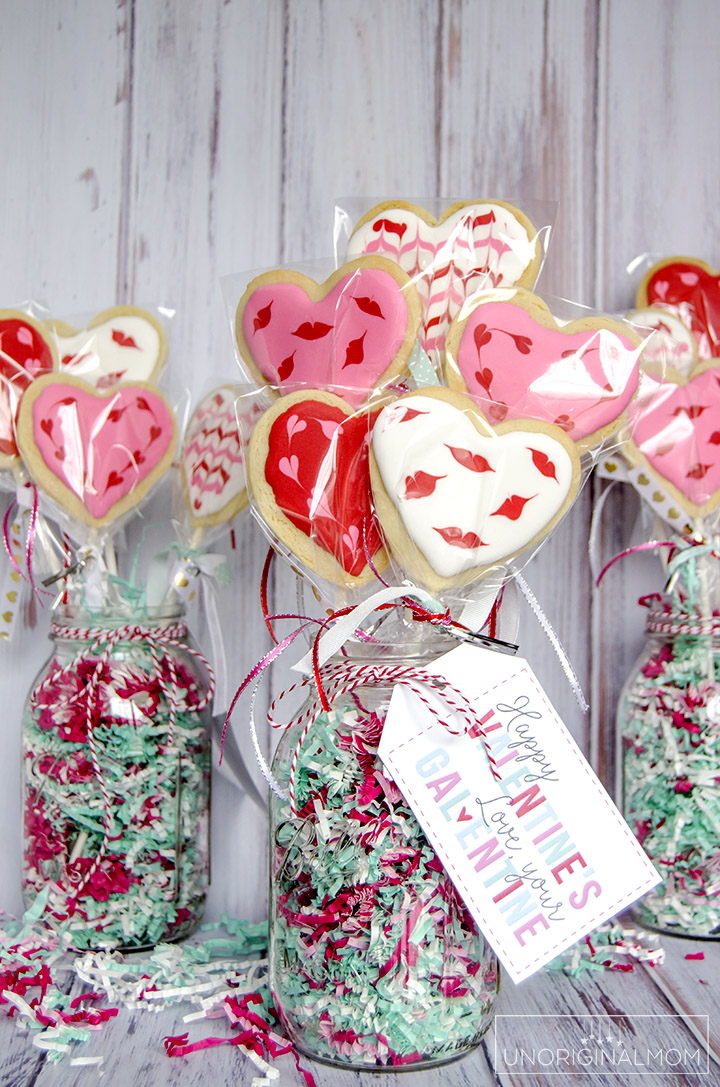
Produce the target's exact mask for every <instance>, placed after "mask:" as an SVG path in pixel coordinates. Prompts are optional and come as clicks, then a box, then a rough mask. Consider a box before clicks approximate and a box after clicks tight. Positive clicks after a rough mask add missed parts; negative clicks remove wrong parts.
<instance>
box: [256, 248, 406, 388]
mask: <svg viewBox="0 0 720 1087" xmlns="http://www.w3.org/2000/svg"><path fill="white" fill-rule="evenodd" d="M419 323H420V302H419V300H418V297H417V293H416V291H415V288H414V287H413V286H412V285H411V284H410V281H409V280H408V277H407V276H406V275H405V273H404V272H402V271H401V270H400V269H399V268H398V267H397V265H395V264H393V263H392V261H388V260H383V259H382V258H375V257H366V258H363V259H360V260H356V261H352V262H351V263H349V264H345V265H343V266H342V267H341V268H339V269H338V270H337V271H336V272H335V273H334V274H333V275H331V276H330V277H329V279H327V280H326V281H325V282H324V283H320V284H318V283H316V282H315V281H314V280H312V279H310V278H308V277H307V276H305V275H301V274H300V273H298V272H296V271H293V270H291V269H288V270H283V269H278V270H276V271H272V272H266V273H265V274H263V275H260V276H258V277H257V278H256V279H254V280H253V281H252V282H251V283H250V285H249V286H248V288H247V290H246V292H245V294H244V295H243V297H242V298H241V299H240V302H239V304H238V307H237V314H236V323H235V332H236V340H237V345H238V350H239V352H240V355H241V357H242V359H243V361H244V363H245V364H246V366H247V368H248V370H249V371H250V374H251V376H252V377H253V378H254V380H255V381H257V382H258V384H259V385H261V386H262V385H267V386H269V388H270V389H271V390H272V391H273V392H274V393H275V394H276V395H279V394H281V393H290V392H298V391H302V390H303V389H320V390H324V391H326V392H332V393H335V394H337V395H340V396H342V397H343V399H344V400H345V401H346V402H347V403H348V404H349V405H350V406H351V407H353V408H359V407H361V406H362V405H363V404H365V403H367V401H368V400H369V399H370V398H371V396H372V394H373V392H374V390H376V389H378V388H385V387H386V386H388V385H390V384H391V383H393V382H396V381H398V380H399V379H400V377H401V375H402V374H403V373H404V371H405V366H406V363H407V360H408V357H409V355H410V352H411V351H412V349H413V346H414V344H415V341H416V338H417V332H418V326H419Z"/></svg>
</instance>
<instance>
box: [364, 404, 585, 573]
mask: <svg viewBox="0 0 720 1087" xmlns="http://www.w3.org/2000/svg"><path fill="white" fill-rule="evenodd" d="M370 466H371V473H372V486H373V498H374V499H375V504H376V508H377V514H378V518H379V520H380V524H381V525H382V528H383V530H384V532H385V536H386V538H387V541H388V544H389V546H390V549H391V550H392V552H393V554H394V555H395V557H396V558H397V560H398V562H399V563H400V565H401V566H402V567H403V569H404V570H405V571H406V572H407V573H408V574H409V575H410V576H411V577H413V578H415V579H416V580H417V581H419V582H420V583H421V584H422V585H424V586H425V587H426V588H428V589H429V590H430V591H431V592H437V591H439V590H442V589H446V588H450V587H452V586H457V585H462V584H466V583H468V582H471V581H474V580H475V579H476V578H478V577H480V576H482V574H483V573H485V572H487V571H488V570H489V569H490V568H493V567H497V566H498V565H500V564H502V563H504V562H506V561H507V560H508V559H510V558H512V557H513V556H515V555H517V554H519V553H520V552H521V551H525V550H526V549H527V548H529V547H530V546H531V545H533V544H535V543H537V542H539V541H540V540H541V539H542V538H543V537H544V536H546V535H547V533H548V532H550V530H551V529H552V528H553V527H554V526H555V525H556V524H557V522H558V521H559V520H560V519H561V517H562V516H563V515H564V514H565V512H566V511H567V510H568V509H569V507H570V505H571V504H572V502H573V500H574V498H575V495H576V493H577V490H578V487H579V482H580V459H579V456H578V453H577V450H576V449H575V446H574V443H573V442H572V441H570V439H569V438H568V437H567V435H566V434H565V433H564V432H563V431H562V430H561V429H560V428H559V427H555V426H552V425H550V424H546V423H539V422H536V421H534V420H529V419H522V420H515V421H514V422H510V423H500V424H499V425H498V426H496V427H491V426H490V425H489V423H487V422H486V421H485V420H484V419H483V418H482V417H481V416H480V415H479V414H478V412H477V411H476V410H475V407H474V405H473V404H472V402H471V401H470V400H469V399H468V398H467V397H465V396H463V395H462V394H460V393H455V392H452V391H450V390H447V389H434V390H433V391H432V392H430V391H428V390H425V391H422V392H418V393H409V394H408V395H407V396H403V397H401V398H400V399H399V400H396V401H395V402H394V403H393V404H390V405H389V406H388V407H386V408H385V409H384V410H383V412H382V413H381V414H380V416H379V418H378V420H377V422H376V424H375V427H374V429H373V437H372V450H371V461H370Z"/></svg>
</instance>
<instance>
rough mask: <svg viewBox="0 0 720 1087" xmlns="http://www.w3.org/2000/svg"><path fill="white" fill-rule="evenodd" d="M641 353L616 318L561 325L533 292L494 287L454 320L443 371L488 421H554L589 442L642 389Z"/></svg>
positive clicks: (610, 427) (608, 430)
mask: <svg viewBox="0 0 720 1087" xmlns="http://www.w3.org/2000/svg"><path fill="white" fill-rule="evenodd" d="M485 299H487V300H485ZM468 308H469V307H468ZM464 312H465V311H463V313H464ZM639 355H640V341H639V340H638V339H637V337H636V336H635V334H634V333H633V332H631V331H630V329H628V328H626V327H625V326H624V325H621V324H620V323H619V322H618V321H611V320H610V319H609V318H605V317H597V318H594V317H585V318H582V319H581V320H579V321H572V322H570V323H569V324H566V325H562V326H560V325H558V324H557V322H556V321H555V318H554V317H553V315H552V314H551V312H550V310H549V309H548V307H547V306H546V305H545V303H544V302H543V301H542V300H541V299H540V298H538V297H537V296H536V295H533V294H530V293H529V292H528V291H521V290H516V291H508V292H500V291H498V292H496V291H492V292H487V293H486V295H485V296H482V297H479V298H478V299H477V300H475V301H474V302H473V303H472V310H471V312H470V313H469V315H468V316H463V315H459V316H458V317H457V318H456V319H455V321H453V324H452V326H451V328H450V331H449V333H448V338H447V356H446V363H445V376H446V380H447V383H448V385H449V386H450V387H451V388H455V389H459V390H460V391H463V392H467V393H469V394H470V396H471V397H472V398H473V400H474V401H475V402H476V404H477V405H478V407H479V408H480V410H481V411H482V412H483V414H484V415H485V417H486V418H487V419H488V420H489V421H490V422H491V423H496V422H500V421H502V420H511V419H536V420H538V421H539V422H544V423H552V424H554V425H555V426H559V427H561V428H562V429H563V430H565V431H566V432H567V434H568V436H569V437H570V438H572V440H573V441H574V442H576V443H577V445H578V447H579V448H580V449H581V450H585V449H590V448H593V447H594V446H596V445H598V444H599V443H600V442H601V441H603V439H604V438H605V437H607V435H609V434H612V433H613V432H614V431H615V430H617V429H618V427H619V426H620V423H621V422H622V417H623V413H624V411H625V409H626V408H627V406H628V404H629V403H630V401H631V399H632V397H633V395H634V394H635V391H636V389H637V385H638V378H639Z"/></svg>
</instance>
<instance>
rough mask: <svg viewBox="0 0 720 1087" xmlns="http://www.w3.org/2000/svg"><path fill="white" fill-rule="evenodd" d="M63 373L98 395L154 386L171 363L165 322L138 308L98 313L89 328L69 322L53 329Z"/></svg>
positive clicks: (56, 323) (57, 324) (53, 323)
mask: <svg viewBox="0 0 720 1087" xmlns="http://www.w3.org/2000/svg"><path fill="white" fill-rule="evenodd" d="M50 330H51V333H52V335H53V337H54V339H55V344H56V347H57V354H58V358H59V360H60V370H61V372H62V373H65V374H68V375H70V376H72V377H77V378H80V379H81V380H82V381H87V382H88V384H90V385H94V386H95V388H96V389H98V390H100V389H111V388H113V387H114V386H115V385H120V384H129V383H133V382H135V383H137V382H145V381H147V382H153V381H156V380H157V378H158V377H159V376H160V374H161V372H162V369H163V366H164V365H165V359H166V357H167V341H166V338H165V332H164V330H163V327H162V325H161V324H160V322H159V321H158V320H157V319H156V318H155V317H154V316H153V315H152V314H151V313H148V312H147V310H144V309H139V308H138V307H137V306H113V307H112V308H111V309H107V310H103V312H102V313H98V314H97V315H96V316H95V317H93V319H92V320H91V321H90V322H89V323H88V326H87V328H83V329H76V328H72V327H71V326H70V325H68V324H66V323H65V322H64V321H53V322H52V323H51V324H50Z"/></svg>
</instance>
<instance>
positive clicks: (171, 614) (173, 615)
mask: <svg viewBox="0 0 720 1087" xmlns="http://www.w3.org/2000/svg"><path fill="white" fill-rule="evenodd" d="M184 615H185V606H184V605H183V604H182V603H180V602H179V603H177V604H162V605H160V606H158V607H143V608H138V609H137V611H135V612H133V613H128V611H127V609H125V608H122V607H117V606H116V607H107V608H89V607H87V606H86V605H82V604H58V605H56V606H55V608H53V612H52V622H53V624H54V625H55V626H58V627H64V628H70V627H78V626H82V627H108V628H111V627H118V626H135V625H137V626H151V627H157V626H166V625H168V624H170V623H176V622H178V621H179V620H181V619H182V618H183V617H184Z"/></svg>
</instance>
